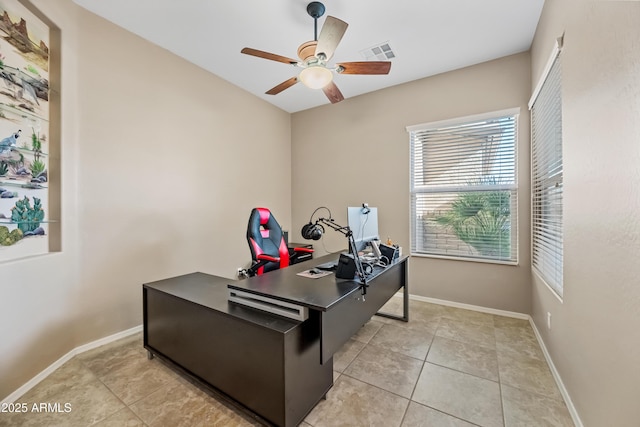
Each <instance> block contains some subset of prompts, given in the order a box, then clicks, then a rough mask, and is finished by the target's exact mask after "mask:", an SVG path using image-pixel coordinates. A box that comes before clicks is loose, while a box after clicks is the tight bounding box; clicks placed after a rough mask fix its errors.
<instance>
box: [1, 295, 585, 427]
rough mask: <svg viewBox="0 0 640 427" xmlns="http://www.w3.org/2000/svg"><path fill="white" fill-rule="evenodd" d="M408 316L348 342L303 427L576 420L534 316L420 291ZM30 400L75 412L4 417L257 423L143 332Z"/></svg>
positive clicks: (378, 321) (40, 422) (121, 424)
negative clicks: (487, 309) (424, 296)
mask: <svg viewBox="0 0 640 427" xmlns="http://www.w3.org/2000/svg"><path fill="white" fill-rule="evenodd" d="M400 308H401V299H399V298H392V300H391V301H390V302H389V303H388V304H387V306H386V307H385V311H393V312H400ZM410 317H411V321H410V322H409V323H404V322H400V321H396V320H391V319H386V318H382V317H377V316H376V317H374V318H373V319H371V320H370V321H369V322H368V323H367V324H366V325H364V326H363V327H362V329H361V330H360V331H359V332H358V333H357V334H356V335H355V336H354V337H353V338H352V339H351V340H350V341H349V342H347V343H346V344H345V345H344V347H343V348H342V349H341V350H340V351H339V352H338V353H337V354H336V355H335V356H334V386H333V388H332V389H331V390H330V391H329V393H328V395H327V400H324V401H321V402H320V403H319V404H318V405H317V406H316V407H315V409H313V411H311V413H310V414H309V415H308V416H307V418H306V419H305V422H303V423H302V426H304V427H309V426H317V427H320V426H349V427H351V426H382V427H390V426H402V427H414V426H425V427H426V426H436V427H439V426H447V427H450V426H453V427H458V426H460V427H462V426H474V425H476V426H486V427H494V426H496V427H498V426H507V427H512V426H518V427H520V426H526V427H529V426H573V422H572V421H571V417H570V415H569V412H568V410H567V408H566V406H565V404H564V402H563V400H562V397H561V395H560V393H559V391H558V389H557V387H556V384H555V382H554V380H553V377H552V375H551V372H550V371H549V367H548V366H547V364H546V362H545V360H544V356H543V354H542V352H541V350H540V347H539V346H538V343H537V341H536V338H535V335H534V332H533V330H532V329H531V326H530V325H529V323H528V321H525V320H519V319H513V318H507V317H501V316H494V315H491V314H485V313H479V312H475V311H469V310H462V309H457V308H451V307H445V306H440V305H435V304H429V303H425V302H420V301H413V300H412V301H411V302H410ZM22 402H25V403H27V404H28V407H29V408H31V405H33V403H42V402H45V403H60V404H61V405H60V406H61V408H62V409H63V410H64V404H65V403H70V404H71V411H70V412H57V413H52V412H49V413H45V412H40V413H36V412H27V413H25V414H7V413H0V426H12V427H13V426H47V427H52V426H64V427H67V426H71V427H76V426H99V427H106V426H114V427H125V426H126V427H135V426H152V427H155V426H160V427H165V426H167V427H169V426H171V427H174V426H203V427H204V426H225V427H226V426H250V425H256V423H255V420H253V419H251V418H249V417H247V416H245V415H243V414H242V413H240V412H238V411H236V410H234V409H233V407H231V406H228V405H227V404H225V403H223V402H221V401H219V400H216V398H214V397H212V396H211V395H210V394H208V393H206V392H204V391H203V390H201V389H200V388H198V387H197V386H195V385H193V384H192V383H190V382H188V381H186V380H185V379H183V378H182V377H181V376H180V375H178V374H176V373H175V372H174V371H173V370H171V369H169V368H167V367H166V366H165V365H164V364H163V363H162V362H161V361H159V360H157V359H153V360H148V359H147V354H146V351H145V350H144V349H143V347H142V336H141V334H137V335H135V336H132V337H129V338H125V339H122V340H119V341H117V342H114V343H111V344H108V345H106V346H103V347H99V348H96V349H94V350H91V351H88V352H86V353H82V354H80V355H78V356H76V357H74V358H73V359H71V360H70V361H69V362H67V363H65V364H64V365H63V366H62V367H60V368H59V369H57V370H56V371H55V372H54V373H53V374H52V375H50V376H49V377H47V378H46V379H45V380H43V381H42V382H41V383H40V384H38V385H37V386H36V387H34V388H33V389H32V390H30V391H29V392H27V393H26V394H25V395H24V396H22V398H20V399H18V401H17V402H16V403H22Z"/></svg>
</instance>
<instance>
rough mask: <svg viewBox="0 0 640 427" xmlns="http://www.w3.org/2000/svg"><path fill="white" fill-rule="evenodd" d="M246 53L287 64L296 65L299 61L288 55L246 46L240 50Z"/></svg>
mask: <svg viewBox="0 0 640 427" xmlns="http://www.w3.org/2000/svg"><path fill="white" fill-rule="evenodd" d="M240 53H244V54H246V55H251V56H257V57H258V58H264V59H270V60H271V61H277V62H284V63H285V64H292V65H295V64H297V63H298V61H296V60H295V59H291V58H287V57H286V56H280V55H276V54H275V53H269V52H264V51H262V50H257V49H251V48H250V47H245V48H244V49H242V50H241V51H240Z"/></svg>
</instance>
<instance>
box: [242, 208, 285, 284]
mask: <svg viewBox="0 0 640 427" xmlns="http://www.w3.org/2000/svg"><path fill="white" fill-rule="evenodd" d="M247 242H249V248H250V249H251V258H252V259H253V261H254V262H257V257H258V255H261V254H264V255H269V256H272V257H279V258H280V263H276V262H269V263H267V264H265V265H264V266H263V267H260V268H259V269H258V271H257V274H262V273H266V272H268V271H272V270H277V269H278V268H284V267H287V266H288V265H289V249H288V248H287V243H286V242H285V239H284V234H283V233H282V228H281V227H280V224H278V221H276V219H275V217H274V216H273V214H272V213H271V211H270V210H269V209H267V208H254V209H253V210H252V211H251V215H250V216H249V225H248V226H247Z"/></svg>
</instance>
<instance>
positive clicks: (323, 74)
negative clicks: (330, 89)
mask: <svg viewBox="0 0 640 427" xmlns="http://www.w3.org/2000/svg"><path fill="white" fill-rule="evenodd" d="M299 79H300V81H301V82H302V83H303V84H304V85H305V86H307V87H308V88H311V89H322V88H323V87H325V86H326V85H328V84H329V83H331V80H333V74H332V73H331V70H329V69H327V68H325V67H321V66H313V67H308V68H305V69H304V70H302V71H301V72H300V76H299Z"/></svg>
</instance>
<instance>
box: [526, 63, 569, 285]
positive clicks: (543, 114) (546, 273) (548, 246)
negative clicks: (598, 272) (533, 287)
mask: <svg viewBox="0 0 640 427" xmlns="http://www.w3.org/2000/svg"><path fill="white" fill-rule="evenodd" d="M561 83H562V82H561V64H560V56H559V55H557V53H556V57H555V60H554V61H553V64H552V66H551V68H550V70H549V73H548V74H547V76H546V78H545V80H544V83H543V84H542V86H541V87H540V91H539V92H538V94H537V97H536V98H535V100H534V102H533V103H532V107H531V186H532V188H531V196H532V203H531V214H532V215H531V216H532V218H531V219H532V221H531V224H532V239H531V240H532V251H531V256H532V260H531V262H532V266H533V268H534V269H535V270H537V272H538V274H540V275H541V276H542V278H543V279H544V281H545V282H547V284H548V285H549V286H550V287H551V288H552V289H553V290H554V291H555V292H556V293H557V294H558V295H559V296H560V297H562V290H563V282H562V271H563V237H562V236H563V232H562V229H563V226H562V199H563V166H562V96H561Z"/></svg>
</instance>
